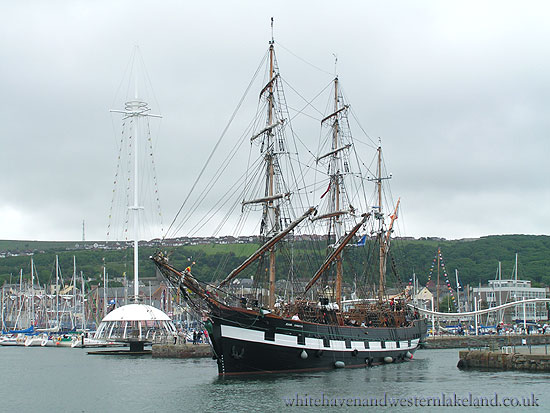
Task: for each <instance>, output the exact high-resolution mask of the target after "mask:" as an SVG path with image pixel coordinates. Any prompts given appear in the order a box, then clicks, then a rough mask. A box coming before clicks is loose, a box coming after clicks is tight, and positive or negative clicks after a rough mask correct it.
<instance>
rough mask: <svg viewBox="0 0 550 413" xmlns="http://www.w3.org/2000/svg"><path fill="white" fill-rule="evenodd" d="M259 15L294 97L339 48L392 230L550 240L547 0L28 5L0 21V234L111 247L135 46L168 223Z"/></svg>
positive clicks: (257, 53) (232, 99)
mask: <svg viewBox="0 0 550 413" xmlns="http://www.w3.org/2000/svg"><path fill="white" fill-rule="evenodd" d="M271 16H274V18H275V40H276V44H277V47H278V48H277V51H278V60H279V64H280V67H281V73H282V75H283V76H284V77H285V79H287V80H288V81H289V82H291V84H292V85H293V86H295V87H300V86H301V85H303V90H305V92H304V93H305V94H306V96H313V95H314V94H315V93H316V92H317V91H319V90H320V89H321V88H322V87H324V86H325V85H326V84H327V83H328V82H330V79H331V75H330V74H329V73H332V72H333V71H334V57H333V53H335V54H337V55H338V66H337V71H338V74H339V76H340V79H341V80H342V84H343V85H344V89H345V92H346V96H347V98H348V100H349V101H350V103H351V105H352V107H353V110H354V113H355V114H357V115H358V117H359V120H360V122H361V125H362V126H363V128H364V129H365V130H366V131H367V132H368V134H369V135H370V136H372V137H381V139H382V144H383V147H384V153H385V160H386V165H387V168H388V170H389V171H391V172H392V174H393V179H392V192H393V194H394V196H395V197H397V196H400V197H401V202H402V216H401V217H400V225H401V232H402V235H408V236H414V237H419V236H441V237H445V238H448V239H456V238H464V237H478V236H483V235H491V234H513V233H522V234H548V233H549V231H550V213H549V208H548V205H549V203H550V191H549V182H548V179H549V176H550V162H549V159H548V157H549V155H550V143H549V132H550V47H549V45H550V25H549V24H548V18H549V16H550V4H549V3H548V2H545V1H540V2H537V1H530V2H527V3H526V2H519V1H515V2H507V1H501V0H499V1H445V2H442V1H414V2H413V1H384V2H380V1H341V2H335V1H319V0H316V1H281V0H279V1H277V2H267V1H257V0H256V1H234V2H228V1H209V2H193V4H191V2H182V1H162V2H150V1H135V0H134V1H116V2H113V1H48V2H44V1H24V2H8V3H5V4H4V5H3V7H2V13H1V17H0V23H1V24H0V91H1V99H0V143H1V150H0V154H1V155H0V176H1V178H0V182H1V186H0V189H1V190H0V239H31V240H79V239H81V237H82V220H83V219H84V220H86V239H88V240H101V239H105V238H106V232H107V225H108V218H107V217H108V214H109V209H110V205H111V194H112V191H113V176H114V174H115V170H116V165H117V145H116V142H117V141H118V140H119V139H120V136H119V134H120V130H121V128H120V122H121V118H120V116H119V115H114V114H111V113H110V112H109V110H110V109H112V108H122V107H123V103H124V102H125V101H126V98H127V96H126V93H127V91H126V89H125V86H124V85H125V83H124V82H125V76H127V69H128V65H129V61H130V58H131V55H132V51H133V48H134V46H136V45H139V48H140V51H141V56H142V58H143V62H144V64H145V67H146V70H147V74H148V79H149V80H150V84H151V85H152V89H151V90H152V91H151V92H150V95H149V96H148V97H147V99H148V101H149V103H150V106H151V107H152V110H153V111H154V112H156V113H161V114H162V115H163V119H162V120H161V121H158V122H157V121H152V123H151V124H152V126H153V130H154V134H155V148H154V151H155V159H156V165H157V176H158V183H159V190H160V191H159V192H160V198H161V201H160V202H161V207H162V212H163V216H164V217H165V218H164V221H166V222H169V221H170V220H171V219H172V218H173V217H174V215H175V213H176V211H177V209H178V208H179V206H180V205H181V203H182V202H183V199H184V198H185V194H186V193H187V191H189V189H190V186H191V183H192V182H193V181H194V179H195V177H196V176H197V173H198V171H199V170H200V168H201V167H202V165H203V164H204V162H205V160H206V158H207V156H208V154H209V153H210V150H211V148H212V147H213V145H214V144H215V142H216V141H217V139H218V137H219V136H220V134H221V133H222V131H223V129H224V127H225V125H226V123H227V121H228V119H229V118H230V116H231V114H232V112H233V110H234V108H235V106H236V105H237V103H238V101H239V99H240V97H241V95H242V93H243V92H244V90H245V89H246V86H247V85H248V82H249V81H250V79H251V77H252V75H253V73H254V71H255V69H256V67H257V66H258V64H259V62H260V60H261V58H262V56H263V55H264V54H265V52H266V50H267V47H268V41H269V40H270V37H271V33H270V28H269V19H270V17H271ZM287 50H290V51H292V53H293V54H295V55H298V56H300V58H302V59H303V60H306V61H307V62H309V63H311V64H312V65H314V66H316V67H318V68H320V69H322V70H317V69H315V68H313V66H311V65H307V64H305V63H304V62H303V61H301V60H299V59H297V58H296V57H295V56H294V55H293V54H291V53H289V52H288V51H287ZM327 72H328V73H327ZM314 82H316V83H318V85H317V86H314V85H313V83H314ZM257 93H258V91H254V92H253V93H252V94H253V95H254V96H257ZM149 99H150V100H149ZM256 99H257V98H256ZM289 100H290V97H289ZM302 103H303V102H298V103H296V105H298V106H299V105H300V104H302ZM289 104H291V105H292V102H290V101H289ZM244 109H246V108H244ZM252 109H254V107H252ZM250 116H252V113H251V114H250ZM241 133H242V130H239V129H238V128H237V129H236V130H233V131H230V133H229V134H228V138H227V139H230V138H231V136H229V135H231V134H233V135H234V136H239V135H240V134H241ZM317 137H318V136H317ZM369 150H370V149H369ZM366 157H367V158H368V156H366ZM241 172H242V171H239V172H237V174H240V173H241ZM178 235H182V236H183V235H186V234H185V233H180V234H178Z"/></svg>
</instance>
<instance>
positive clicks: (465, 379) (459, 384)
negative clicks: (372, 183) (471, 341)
mask: <svg viewBox="0 0 550 413" xmlns="http://www.w3.org/2000/svg"><path fill="white" fill-rule="evenodd" d="M457 361H458V350H420V351H418V352H417V353H416V354H415V358H414V360H413V361H412V362H408V363H401V364H392V365H386V366H377V367H372V368H367V369H345V370H335V371H330V372H323V373H315V374H289V375H277V376H268V377H263V378H260V377H253V378H248V379H242V378H230V379H221V378H218V376H217V369H216V364H215V361H213V360H211V359H198V360H177V359H153V358H151V357H150V356H149V357H129V356H125V357H117V356H95V355H94V356H91V355H87V354H86V350H85V349H71V348H41V347H33V348H25V347H0V374H1V378H2V381H1V385H0V406H1V407H0V410H1V411H6V412H10V411H12V412H25V411H29V412H30V411H32V412H36V411H41V412H157V411H162V412H180V411H181V412H188V411H191V412H193V411H195V412H202V411H224V412H279V411H299V412H301V411H311V412H313V411H318V410H325V411H342V412H343V411H368V410H370V411H392V412H396V411H402V412H418V411H434V412H436V411H437V412H439V411H450V412H452V411H473V410H476V411H479V410H492V411H512V410H516V409H513V408H505V407H482V408H477V409H475V408H472V407H454V408H453V407H447V408H445V407H420V406H417V407H415V406H414V405H412V406H408V405H407V401H404V402H403V403H404V404H405V405H404V406H397V407H395V406H394V407H390V406H387V407H369V406H357V404H358V403H361V404H363V403H365V402H366V401H367V400H371V399H378V400H382V399H383V398H384V397H385V395H386V401H387V403H388V404H389V403H390V398H395V397H402V398H405V399H407V398H408V399H409V400H411V403H414V398H415V397H416V398H418V400H419V399H420V398H428V397H441V395H442V393H444V394H445V395H446V397H448V398H453V397H454V394H456V395H457V396H459V397H460V398H463V397H466V398H468V397H469V394H470V393H471V394H472V396H473V397H474V398H475V397H486V398H488V399H489V400H490V399H494V397H495V393H497V394H498V397H499V401H502V398H504V397H512V398H514V397H515V398H518V399H519V400H520V401H522V399H523V398H525V399H529V400H531V398H532V396H531V395H532V394H534V396H535V397H537V398H538V403H539V404H540V407H530V408H520V409H519V410H520V411H533V412H536V411H546V412H547V411H550V391H549V387H548V382H549V379H550V374H548V373H522V372H501V371H460V370H458V369H457V368H456V363H457ZM323 397H324V399H325V403H327V404H329V403H331V402H332V403H333V402H334V401H335V402H336V403H338V404H343V406H341V407H314V406H312V407H306V406H302V407H290V406H287V404H288V403H290V402H293V403H294V404H296V403H297V402H298V403H301V404H302V405H303V404H305V403H306V401H307V402H308V404H309V403H310V401H313V403H315V399H316V398H317V399H318V403H322V402H323ZM310 398H311V399H310ZM286 399H290V401H288V400H286ZM348 399H350V400H348ZM356 399H357V400H356ZM285 400H286V401H285ZM472 400H473V399H472ZM350 402H351V404H352V405H351V406H346V403H350ZM353 403H355V404H356V406H354V405H353ZM418 403H420V402H419V401H418ZM426 403H427V402H426Z"/></svg>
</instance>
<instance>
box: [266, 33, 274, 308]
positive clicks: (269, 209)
mask: <svg viewBox="0 0 550 413" xmlns="http://www.w3.org/2000/svg"><path fill="white" fill-rule="evenodd" d="M271 25H272V28H273V22H271ZM273 43H274V41H273V38H272V39H271V42H270V46H269V96H268V125H272V124H273V65H274V62H273V58H274V56H273V54H274V48H273ZM273 140H274V139H273V133H272V132H271V131H269V133H268V134H267V147H268V152H267V179H268V182H267V189H268V193H267V196H268V197H273V187H274V182H273V181H274V169H273V149H272V145H273ZM267 214H268V216H269V223H270V225H271V226H272V227H271V230H274V229H275V219H276V216H275V215H276V214H275V208H274V205H273V200H270V201H269V202H268V203H267ZM269 308H270V309H273V308H275V247H274V246H273V247H272V248H271V249H270V250H269Z"/></svg>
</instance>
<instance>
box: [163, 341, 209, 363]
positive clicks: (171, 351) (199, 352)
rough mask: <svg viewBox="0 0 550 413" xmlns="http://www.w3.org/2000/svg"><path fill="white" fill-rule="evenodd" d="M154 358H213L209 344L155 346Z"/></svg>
mask: <svg viewBox="0 0 550 413" xmlns="http://www.w3.org/2000/svg"><path fill="white" fill-rule="evenodd" d="M152 350H153V353H152V354H153V357H154V358H180V359H187V358H198V357H211V356H212V350H211V349H210V345H209V344H154V345H153V348H152Z"/></svg>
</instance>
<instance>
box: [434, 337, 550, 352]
mask: <svg viewBox="0 0 550 413" xmlns="http://www.w3.org/2000/svg"><path fill="white" fill-rule="evenodd" d="M522 344H524V345H531V346H538V345H544V344H550V334H529V335H526V334H523V335H501V336H499V335H484V336H435V337H428V338H427V339H426V341H425V342H424V344H423V348H425V349H444V348H475V347H489V348H493V349H496V348H501V347H504V346H521V345H522Z"/></svg>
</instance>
